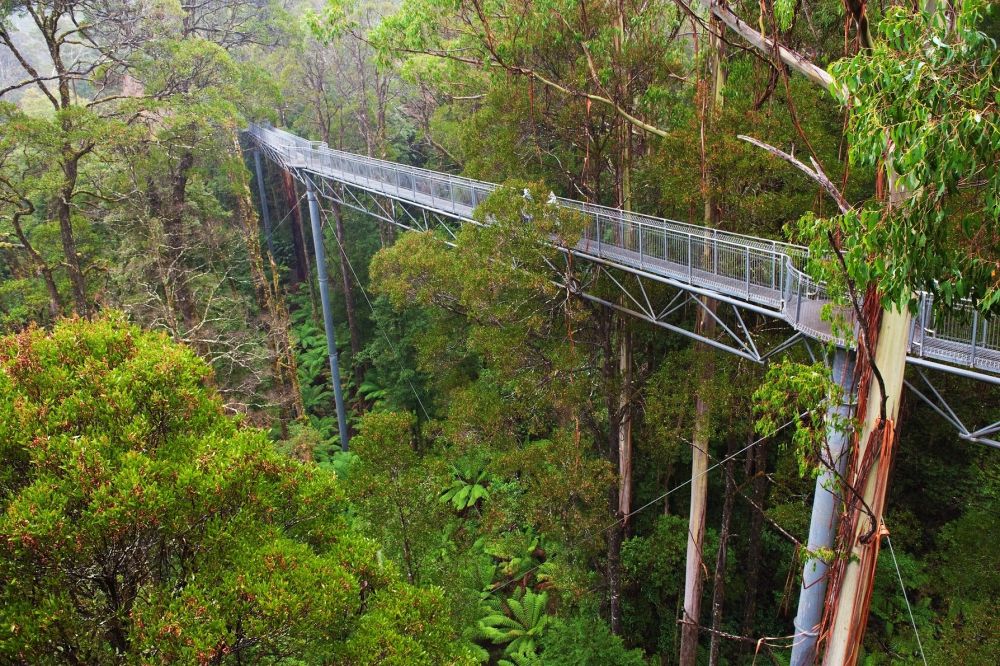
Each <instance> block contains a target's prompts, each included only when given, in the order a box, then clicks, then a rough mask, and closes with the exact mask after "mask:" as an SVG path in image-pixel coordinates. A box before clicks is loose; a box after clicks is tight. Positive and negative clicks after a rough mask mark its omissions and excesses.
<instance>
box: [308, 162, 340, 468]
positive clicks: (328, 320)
mask: <svg viewBox="0 0 1000 666" xmlns="http://www.w3.org/2000/svg"><path fill="white" fill-rule="evenodd" d="M305 180H306V197H307V198H308V199H309V221H310V223H311V226H312V237H313V250H314V251H315V253H316V280H317V281H318V282H319V296H320V301H321V302H322V304H323V328H324V329H326V351H327V356H328V357H329V358H330V382H331V383H332V384H333V398H334V402H335V403H336V406H337V425H338V426H339V428H340V449H341V450H342V451H346V450H347V448H348V445H349V441H350V440H349V438H348V435H347V412H346V411H345V409H344V394H343V390H342V389H341V386H340V363H339V361H338V358H337V339H336V337H335V332H334V328H333V311H332V310H331V308H330V287H329V284H328V280H327V275H326V249H325V248H324V247H323V229H322V227H321V225H320V219H319V201H317V199H316V191H315V189H313V184H312V181H311V180H310V179H308V178H306V179H305Z"/></svg>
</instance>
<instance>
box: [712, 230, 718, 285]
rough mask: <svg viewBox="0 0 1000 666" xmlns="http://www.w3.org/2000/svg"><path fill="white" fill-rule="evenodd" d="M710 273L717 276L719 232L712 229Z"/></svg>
mask: <svg viewBox="0 0 1000 666" xmlns="http://www.w3.org/2000/svg"><path fill="white" fill-rule="evenodd" d="M712 273H713V274H715V275H718V274H719V231H718V229H712Z"/></svg>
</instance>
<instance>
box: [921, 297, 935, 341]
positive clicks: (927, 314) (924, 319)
mask: <svg viewBox="0 0 1000 666" xmlns="http://www.w3.org/2000/svg"><path fill="white" fill-rule="evenodd" d="M933 308H934V297H933V296H931V295H930V294H924V309H923V312H921V313H920V355H921V356H923V355H924V343H925V342H926V341H927V326H928V320H929V319H931V317H933V312H932V311H933Z"/></svg>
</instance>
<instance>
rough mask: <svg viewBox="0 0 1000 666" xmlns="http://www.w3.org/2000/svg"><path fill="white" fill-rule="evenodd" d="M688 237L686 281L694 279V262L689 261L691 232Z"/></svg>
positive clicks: (689, 281)
mask: <svg viewBox="0 0 1000 666" xmlns="http://www.w3.org/2000/svg"><path fill="white" fill-rule="evenodd" d="M687 237H688V283H691V282H692V281H693V280H694V262H693V261H691V234H688V235H687Z"/></svg>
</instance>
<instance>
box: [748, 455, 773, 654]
mask: <svg viewBox="0 0 1000 666" xmlns="http://www.w3.org/2000/svg"><path fill="white" fill-rule="evenodd" d="M767 453H768V446H767V440H764V441H763V442H761V443H759V444H758V445H757V446H756V447H754V449H752V453H751V455H750V456H749V457H748V458H747V476H752V477H753V482H752V484H751V486H752V488H753V504H754V506H757V507H760V508H761V511H753V512H751V514H750V530H749V531H750V534H749V536H748V544H747V558H746V577H745V581H746V582H745V588H744V594H743V624H742V625H741V630H742V633H743V635H744V636H747V635H749V634H750V632H751V631H752V629H753V627H754V624H755V622H756V617H757V589H758V588H759V586H760V553H761V547H762V546H763V539H762V537H763V534H764V514H763V513H762V510H763V509H764V503H765V499H766V497H767V476H766V474H767ZM743 645H744V647H745V648H750V645H749V644H743Z"/></svg>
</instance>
